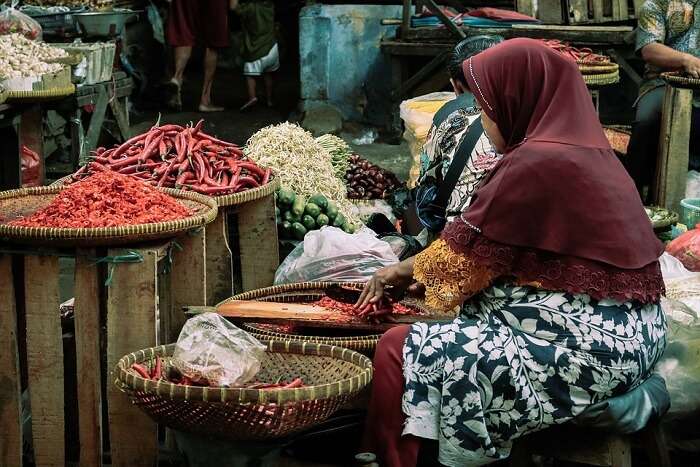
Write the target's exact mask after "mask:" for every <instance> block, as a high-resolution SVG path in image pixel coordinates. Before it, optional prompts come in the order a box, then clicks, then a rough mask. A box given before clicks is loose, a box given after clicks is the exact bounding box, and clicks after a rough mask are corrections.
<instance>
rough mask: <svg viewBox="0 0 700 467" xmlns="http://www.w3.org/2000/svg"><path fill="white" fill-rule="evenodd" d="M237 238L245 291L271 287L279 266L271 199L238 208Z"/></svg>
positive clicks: (266, 198)
mask: <svg viewBox="0 0 700 467" xmlns="http://www.w3.org/2000/svg"><path fill="white" fill-rule="evenodd" d="M238 236H239V244H240V252H241V272H242V275H243V291H244V292H245V291H248V290H253V289H259V288H262V287H269V286H271V285H272V284H273V282H274V280H275V272H276V271H277V267H278V266H279V262H280V253H279V242H278V240H277V223H276V221H275V198H274V197H273V196H272V195H270V196H267V197H265V198H262V199H259V200H256V201H251V202H250V203H246V204H243V205H241V206H240V207H239V208H238Z"/></svg>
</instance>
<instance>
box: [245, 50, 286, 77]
mask: <svg viewBox="0 0 700 467" xmlns="http://www.w3.org/2000/svg"><path fill="white" fill-rule="evenodd" d="M279 69H280V53H279V49H278V48H277V44H275V45H273V46H272V48H271V49H270V51H269V52H268V53H267V55H265V56H264V57H263V58H259V59H257V60H255V61H252V62H246V63H245V64H244V65H243V74H244V75H245V76H260V75H262V74H263V73H272V72H274V71H277V70H279Z"/></svg>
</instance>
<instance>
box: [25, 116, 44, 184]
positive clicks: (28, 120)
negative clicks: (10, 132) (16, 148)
mask: <svg viewBox="0 0 700 467" xmlns="http://www.w3.org/2000/svg"><path fill="white" fill-rule="evenodd" d="M42 116H43V112H42V111H41V106H39V105H34V106H32V107H30V108H28V109H27V110H25V111H24V112H23V113H22V118H21V120H20V124H19V144H20V148H21V147H22V146H27V148H29V149H31V150H32V151H34V152H36V153H37V154H38V155H39V164H40V165H39V184H41V185H43V184H44V180H45V179H46V164H45V163H44V132H43V125H42Z"/></svg>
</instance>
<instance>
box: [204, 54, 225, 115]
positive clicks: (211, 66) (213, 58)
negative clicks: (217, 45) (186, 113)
mask: <svg viewBox="0 0 700 467" xmlns="http://www.w3.org/2000/svg"><path fill="white" fill-rule="evenodd" d="M218 56H219V53H218V52H217V51H216V49H209V48H207V50H206V52H205V53H204V85H203V86H202V97H201V99H200V100H199V110H200V112H219V111H222V110H224V108H223V107H217V106H215V105H213V104H212V102H211V88H212V85H213V84H214V75H215V74H216V62H217V59H218Z"/></svg>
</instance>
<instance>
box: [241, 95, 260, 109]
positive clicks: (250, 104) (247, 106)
mask: <svg viewBox="0 0 700 467" xmlns="http://www.w3.org/2000/svg"><path fill="white" fill-rule="evenodd" d="M257 103H258V98H257V97H254V98H252V99H251V100H249V101H248V102H246V103H245V104H243V107H241V112H245V111H246V110H248V109H250V108H252V107H253V106H255V104H257Z"/></svg>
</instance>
